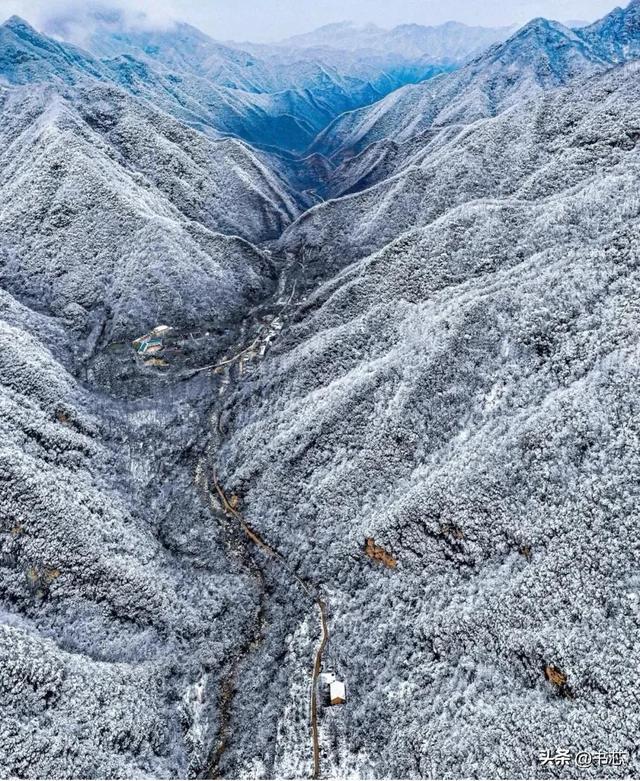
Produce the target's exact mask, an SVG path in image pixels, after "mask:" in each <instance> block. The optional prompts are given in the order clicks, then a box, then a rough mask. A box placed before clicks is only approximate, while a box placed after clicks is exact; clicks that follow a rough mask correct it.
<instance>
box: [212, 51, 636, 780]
mask: <svg viewBox="0 0 640 781" xmlns="http://www.w3.org/2000/svg"><path fill="white" fill-rule="evenodd" d="M639 74H640V70H639V65H638V64H637V63H632V64H630V65H627V66H622V67H618V68H614V69H612V70H609V71H607V72H605V73H604V74H598V75H595V76H593V77H591V78H589V79H587V80H586V81H580V82H579V83H577V84H575V85H573V86H570V87H566V88H563V89H561V90H560V91H555V92H552V93H549V94H548V95H545V96H541V97H538V98H536V99H534V100H533V101H530V102H526V103H524V104H522V105H520V106H516V107H514V108H512V109H511V110H509V111H506V112H505V113H503V114H502V115H501V116H499V117H497V118H495V119H489V120H481V121H479V122H477V123H475V124H474V125H473V127H470V128H469V129H468V130H467V131H466V132H464V133H463V134H462V135H461V136H460V137H459V138H457V139H454V140H452V141H451V143H450V144H449V145H448V146H446V147H444V148H443V149H442V150H439V151H437V152H435V153H434V155H433V156H430V157H428V158H427V159H426V160H425V162H424V163H423V167H422V168H420V169H418V170H416V172H415V177H414V187H413V190H412V192H411V193H409V192H407V190H406V188H405V189H404V190H400V189H399V188H400V185H397V186H398V189H397V190H396V191H395V192H394V190H393V186H394V185H393V183H391V184H389V188H388V190H387V191H386V192H384V191H380V190H379V189H377V188H373V189H372V190H370V191H369V193H370V198H369V201H368V209H366V210H365V209H363V210H362V211H360V212H359V213H356V212H352V213H351V214H350V215H349V218H346V219H345V220H344V221H342V216H343V213H339V210H338V208H337V206H335V207H334V206H332V205H328V206H327V207H325V208H324V209H317V210H314V213H312V214H313V216H312V220H315V219H316V215H317V213H318V212H319V211H321V212H323V214H324V223H323V224H324V226H326V230H325V232H324V234H323V236H322V237H319V236H318V237H316V236H315V235H313V234H312V235H307V243H308V244H313V243H315V240H316V238H318V244H319V245H322V244H323V242H329V243H330V245H331V246H330V249H327V250H325V251H323V252H322V255H321V257H322V262H324V264H325V266H324V268H323V269H322V271H323V273H325V274H330V273H331V272H332V271H333V270H334V269H335V268H336V267H339V266H340V265H341V264H342V260H343V259H344V257H345V256H347V257H348V256H349V249H350V244H352V243H353V244H355V243H358V245H359V246H361V247H362V248H363V249H364V250H365V251H366V248H367V247H370V246H371V244H372V243H374V244H378V246H380V245H384V244H386V242H387V241H388V240H389V238H390V233H391V226H392V225H393V223H394V221H396V220H403V219H404V214H405V213H409V214H410V215H411V217H409V218H408V219H407V220H406V222H405V223H404V228H405V233H404V234H403V235H402V236H400V237H399V238H398V239H397V240H395V241H393V242H392V243H390V244H386V246H384V247H383V248H382V249H380V251H378V252H377V253H375V254H372V255H370V256H369V257H366V258H364V259H362V260H360V261H358V262H356V263H352V264H350V265H349V266H348V267H347V268H345V269H344V270H343V271H342V272H341V273H338V274H336V275H334V276H332V277H331V278H330V279H329V280H328V281H327V282H326V283H325V284H323V285H320V286H319V287H316V288H315V290H314V292H313V294H312V295H310V297H309V298H308V300H307V301H305V302H304V303H303V304H302V305H301V306H300V308H299V309H298V311H297V312H296V314H295V316H294V322H293V323H292V325H291V327H290V328H289V330H288V331H287V334H286V335H285V336H284V337H283V339H282V340H281V341H280V342H279V343H277V344H276V345H275V347H274V350H273V351H272V353H271V354H270V355H269V357H268V358H267V360H266V362H265V363H264V364H263V365H262V366H261V368H260V370H259V371H258V372H257V376H256V377H255V379H253V381H251V382H249V383H247V384H245V385H244V387H243V388H241V389H240V390H239V391H238V393H237V395H236V397H235V400H234V405H233V406H232V407H231V409H230V410H229V412H228V414H227V417H226V420H228V421H229V426H230V429H231V431H230V438H229V440H228V442H227V444H226V445H225V447H224V450H223V451H222V452H221V453H219V456H218V468H219V469H220V474H221V480H223V481H224V483H225V484H226V485H242V486H243V487H244V488H245V490H246V493H245V494H244V502H245V506H246V508H247V514H246V517H247V518H248V522H249V523H250V524H251V526H252V528H254V529H256V530H257V532H258V533H259V534H261V535H262V537H263V538H264V539H269V540H270V541H271V543H272V544H273V545H274V546H276V547H277V548H278V549H279V550H280V551H282V552H283V555H284V556H285V557H286V558H287V559H288V560H292V561H295V562H296V567H297V569H298V571H299V572H300V573H301V574H302V576H303V577H305V578H307V579H308V580H314V581H318V580H319V581H320V582H321V583H322V588H323V593H324V594H326V595H327V600H328V603H329V609H330V615H331V628H332V632H333V634H332V640H331V648H332V665H333V667H334V668H335V669H337V670H340V671H341V672H342V673H343V674H344V675H345V676H346V677H347V679H348V684H349V707H348V713H347V715H345V716H344V717H341V716H339V715H337V714H336V715H332V716H331V719H330V721H329V722H328V723H329V724H331V727H332V729H333V730H334V732H333V734H334V735H335V738H334V741H335V743H334V745H335V749H334V750H331V749H330V750H329V753H328V757H327V759H326V760H325V762H324V764H323V768H324V769H325V772H327V774H328V775H330V776H335V775H338V774H344V775H355V776H358V777H362V776H368V775H379V776H385V777H394V778H415V777H417V778H422V777H444V776H448V775H451V776H455V777H469V776H475V777H479V778H493V777H496V776H499V775H501V774H502V773H506V774H508V775H509V776H516V777H520V776H521V777H539V778H547V777H550V776H547V774H546V772H545V771H544V768H543V767H541V765H540V760H539V755H540V753H541V752H543V751H544V750H545V748H546V747H547V746H548V745H550V744H553V745H556V744H557V745H559V746H573V745H578V746H581V745H604V744H606V743H607V742H609V743H615V744H616V745H619V746H621V747H626V748H625V749H624V750H625V751H627V752H628V764H627V766H626V768H625V770H624V771H622V772H624V773H635V772H637V762H638V760H637V757H636V755H635V754H633V749H632V748H631V747H632V746H633V745H634V741H635V734H636V731H637V729H638V727H639V726H640V724H639V723H638V714H637V712H636V710H635V709H633V708H630V707H629V705H628V703H629V701H630V698H633V696H634V695H633V692H634V691H635V681H636V667H637V665H638V649H637V648H636V647H635V646H634V638H635V636H636V634H637V630H638V624H639V619H638V612H637V610H636V607H635V598H634V600H630V599H629V598H628V591H629V588H631V587H632V588H633V589H635V588H636V585H637V578H636V575H635V563H634V561H635V558H636V557H637V556H638V554H639V552H640V532H639V529H640V524H639V523H638V510H637V493H638V484H637V480H636V472H637V459H638V443H639V442H640V428H639V426H638V420H639V419H638V416H637V415H636V413H635V410H636V409H637V403H638V393H639V391H640V377H639V375H638V368H637V365H638V340H639V338H640V297H639V294H638V291H639V290H640V277H639V273H640V270H639V267H638V262H637V259H638V257H639V247H638V235H639V229H640V210H639V201H638V196H637V188H638V180H639V177H640V157H639V155H638V142H639V141H640V89H639V84H640V81H639V78H638V76H639ZM353 200H354V199H352V198H346V199H343V202H344V204H345V205H348V204H349V203H350V202H353ZM425 204H426V205H427V206H428V207H429V210H430V214H429V216H428V217H426V218H425V219H424V220H423V215H424V209H425ZM305 222H306V218H305V219H303V221H302V224H303V225H304V223H305ZM385 230H386V231H387V232H386V234H385V235H382V236H379V231H382V232H384V231H385ZM378 239H380V240H379V241H378ZM310 255H311V257H313V255H312V253H307V252H306V251H305V245H304V244H303V245H302V246H301V248H299V251H298V252H297V253H296V254H295V257H303V258H305V257H307V258H308V257H309V256H310ZM365 539H374V540H375V541H376V544H378V545H379V546H381V548H382V549H383V550H386V551H388V552H389V555H391V556H393V558H394V559H395V560H396V561H397V565H396V566H394V567H391V568H388V569H385V567H384V566H382V565H381V564H379V563H377V564H376V563H374V564H372V562H371V561H370V559H369V558H368V557H367V555H366V553H365V552H364V547H363V545H364V540H365ZM632 584H633V586H632ZM634 593H635V591H634ZM603 629H604V631H603ZM632 649H633V650H632ZM612 669H615V670H616V675H615V676H614V677H612V676H611V675H610V672H611V670H612ZM545 676H546V679H545ZM390 702H391V703H393V704H394V706H393V707H391V708H389V703H390ZM596 714H598V716H597V718H594V716H595V715H596ZM327 719H329V717H327ZM347 719H348V721H347ZM285 721H286V717H285V716H284V715H283V717H282V723H283V729H284V725H285ZM498 734H499V735H500V736H501V737H500V739H499V740H500V747H501V748H500V751H498V752H497V751H496V750H495V747H496V739H497V738H496V736H497V735H498ZM382 745H384V746H393V750H385V751H382V752H381V751H380V750H379V747H380V746H382ZM249 753H250V748H249V745H248V743H247V741H241V742H240V744H239V745H238V748H237V754H236V755H235V756H237V757H238V759H237V760H236V761H240V757H242V756H246V755H248V754H249ZM285 767H286V765H284V764H283V765H281V766H276V768H275V770H274V772H275V775H280V773H279V772H278V771H279V770H282V769H284V768H285ZM632 768H633V770H632ZM282 774H283V775H284V772H283V773H282Z"/></svg>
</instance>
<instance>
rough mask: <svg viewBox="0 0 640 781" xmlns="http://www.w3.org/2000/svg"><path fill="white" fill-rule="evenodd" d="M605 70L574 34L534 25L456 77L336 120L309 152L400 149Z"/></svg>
mask: <svg viewBox="0 0 640 781" xmlns="http://www.w3.org/2000/svg"><path fill="white" fill-rule="evenodd" d="M605 64H606V62H605V61H604V60H602V59H601V58H600V57H599V56H598V55H596V54H594V53H593V52H592V51H591V49H590V48H589V47H588V46H587V45H586V44H585V43H584V42H583V41H582V39H581V38H579V37H578V35H577V33H576V32H574V31H572V30H570V29H569V28H566V27H564V26H563V25H561V24H559V23H557V22H550V21H548V20H546V19H534V20H533V21H532V22H530V23H529V24H527V25H525V27H523V28H522V29H521V30H518V32H517V33H515V34H514V35H513V36H512V37H511V38H509V39H508V40H507V41H506V42H505V43H503V44H497V45H496V46H493V47H492V48H491V49H490V50H489V51H488V52H486V53H485V54H483V55H480V56H479V57H478V58H476V59H475V60H474V61H473V62H471V63H469V64H468V65H466V66H465V67H463V68H461V69H460V70H459V71H455V72H454V73H452V74H448V75H445V76H440V77H439V78H436V79H434V80H431V81H429V82H426V83H424V84H418V85H411V86H407V87H405V88H404V89H401V90H398V91H396V92H394V93H392V94H391V95H388V96H387V97H386V98H384V99H383V100H382V101H379V102H378V103H376V104H374V105H373V106H370V107H365V108H363V109H359V110H358V111H353V112H350V113H348V114H345V115H344V116H343V117H339V118H338V119H337V120H335V121H334V123H333V124H332V125H331V126H329V127H328V128H326V130H325V131H323V133H322V134H321V135H320V136H319V137H318V138H317V139H316V141H315V143H314V146H313V149H314V151H317V152H321V153H322V154H325V155H329V156H331V155H338V156H347V155H353V154H354V153H357V152H360V151H362V150H363V149H364V148H365V147H367V146H368V145H369V144H371V143H373V142H375V141H380V140H383V139H386V138H392V139H393V140H394V141H395V142H402V141H406V140H407V139H409V138H411V137H412V136H415V135H417V134H419V133H421V132H423V131H425V130H428V129H429V128H431V127H434V126H436V127H440V126H445V125H451V124H460V123H463V124H468V123H470V122H474V121H476V120H478V119H482V118H484V117H488V116H493V115H495V114H497V113H498V112H500V111H502V110H504V109H505V108H508V107H509V106H511V105H514V104H516V103H518V102H519V101H521V100H522V99H523V98H524V99H526V98H529V97H533V96H535V95H536V94H539V93H540V92H542V91H544V90H547V89H551V88H553V87H557V86H560V85H562V84H565V83H566V82H568V81H570V80H571V79H572V78H574V77H576V76H579V75H583V74H586V73H589V72H593V71H595V70H597V69H601V68H603V67H604V66H605Z"/></svg>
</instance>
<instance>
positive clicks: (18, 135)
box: [0, 84, 296, 335]
mask: <svg viewBox="0 0 640 781" xmlns="http://www.w3.org/2000/svg"><path fill="white" fill-rule="evenodd" d="M1 97H2V105H1V109H2V116H3V123H2V130H1V131H0V133H1V135H0V167H1V171H2V173H1V177H0V188H1V192H2V200H3V203H5V204H6V206H5V208H4V209H3V210H2V214H1V216H0V230H1V231H2V236H3V248H4V250H5V254H6V259H5V261H4V262H3V264H2V267H1V269H0V278H1V279H2V281H3V284H4V285H5V286H6V287H7V289H9V290H10V291H11V292H12V293H14V294H17V295H20V296H23V297H25V298H26V299H27V300H30V301H36V300H37V301H38V302H39V306H44V307H46V309H47V310H48V311H50V312H51V313H53V314H57V315H61V314H63V313H64V312H65V311H66V310H67V307H69V306H72V307H73V308H74V309H75V310H77V307H78V305H79V306H80V307H82V310H84V315H82V317H81V319H83V318H84V319H87V318H89V313H90V312H91V311H92V310H99V311H101V312H102V314H101V317H103V318H104V320H105V325H106V327H107V329H108V331H109V332H110V333H113V334H114V335H116V334H118V335H122V334H123V333H128V332H129V329H130V328H131V327H132V326H134V324H135V327H136V328H139V327H140V325H141V324H143V323H144V325H143V326H142V327H145V325H147V326H148V325H153V324H155V323H157V322H158V321H159V320H169V321H170V322H172V321H174V320H178V321H181V322H191V323H195V322H199V321H201V320H202V319H203V318H205V319H207V318H208V319H211V320H212V321H218V322H219V323H220V324H222V323H223V322H227V321H228V319H229V318H232V319H233V317H237V316H239V314H240V312H242V311H244V309H245V308H246V306H247V305H248V304H249V303H250V302H251V301H252V300H253V299H254V298H255V297H256V296H258V295H262V294H263V293H264V291H265V290H267V289H268V288H269V285H271V284H272V282H273V280H272V274H273V272H272V269H271V266H270V263H269V261H268V259H267V258H266V256H265V255H264V254H263V253H262V252H261V251H260V250H258V249H257V248H256V247H255V246H253V245H252V244H250V243H249V240H253V241H258V240H264V239H267V238H270V237H273V236H275V235H277V234H278V233H279V232H280V231H281V230H282V228H283V226H284V225H285V224H286V223H287V222H288V221H289V220H290V219H291V217H292V216H293V215H294V214H295V209H296V207H295V202H294V201H293V199H292V198H291V197H290V196H289V195H288V194H287V193H286V191H285V189H284V186H283V185H282V184H281V183H280V182H279V181H278V180H277V179H276V177H275V176H274V175H273V174H270V173H269V172H268V171H267V170H266V168H265V167H264V166H263V165H262V164H261V163H260V161H259V159H258V158H256V157H255V156H254V155H253V154H252V153H250V152H249V150H247V149H246V148H245V147H242V146H241V145H240V144H238V143H237V142H232V141H224V142H215V141H209V140H207V139H206V138H205V137H204V136H201V135H198V134H196V133H194V132H193V131H190V130H188V129H187V128H185V127H184V126H182V125H178V124H177V123H175V122H174V121H173V120H171V119H170V118H169V117H167V116H165V115H160V114H158V113H157V112H156V113H154V112H153V111H152V110H151V109H150V108H149V107H147V106H139V105H137V104H136V103H134V102H133V101H131V99H129V98H127V97H126V95H124V94H122V93H121V92H119V91H117V90H114V89H112V88H109V87H103V86H99V85H97V84H96V85H94V86H90V87H87V88H86V89H79V90H76V91H75V92H74V96H73V98H71V99H65V98H63V97H61V96H60V95H59V94H58V92H57V91H55V90H53V91H52V90H51V89H50V88H46V87H43V88H41V89H37V90H34V89H28V90H24V89H9V90H4V92H3V94H2V96H1ZM27 193H28V197H27V195H26V194H27ZM239 234H240V235H243V236H244V238H241V237H240V235H239ZM134 335H135V334H134Z"/></svg>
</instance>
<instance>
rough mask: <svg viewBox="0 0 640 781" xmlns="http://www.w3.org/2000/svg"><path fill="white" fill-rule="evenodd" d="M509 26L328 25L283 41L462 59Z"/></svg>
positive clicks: (501, 36) (299, 46) (287, 44)
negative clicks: (384, 26) (389, 26)
mask: <svg viewBox="0 0 640 781" xmlns="http://www.w3.org/2000/svg"><path fill="white" fill-rule="evenodd" d="M509 30H510V28H507V27H470V26H468V25H466V24H461V23H460V22H446V23H445V24H441V25H436V26H433V27H427V26H424V25H419V24H402V25H398V26H397V27H394V28H393V29H391V30H385V29H383V28H381V27H378V26H377V25H374V24H367V25H356V24H354V23H353V22H337V23H334V24H327V25H324V26H323V27H320V28H318V29H317V30H312V31H311V32H309V33H303V34H302V35H295V36H293V37H291V38H287V39H285V40H284V41H281V42H280V44H279V45H280V46H282V47H291V48H297V49H319V48H324V47H326V48H329V49H338V50H343V51H370V52H394V53H396V54H400V55H403V56H405V57H424V58H425V59H427V58H428V59H430V60H432V61H437V60H441V61H444V62H461V61H463V60H465V59H468V58H469V57H471V56H474V55H476V54H479V53H480V52H481V51H483V50H484V49H487V48H489V46H491V45H492V44H494V43H496V42H497V41H501V40H504V38H506V37H507V36H508V34H509Z"/></svg>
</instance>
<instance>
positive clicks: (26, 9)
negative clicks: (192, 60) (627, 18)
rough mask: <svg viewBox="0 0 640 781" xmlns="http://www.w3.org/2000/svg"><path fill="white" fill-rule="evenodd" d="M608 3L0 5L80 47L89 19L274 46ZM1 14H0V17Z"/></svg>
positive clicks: (580, 13) (7, 1) (409, 0)
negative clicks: (331, 33) (347, 27)
mask: <svg viewBox="0 0 640 781" xmlns="http://www.w3.org/2000/svg"><path fill="white" fill-rule="evenodd" d="M613 4H614V0H510V1H509V0H507V1H506V2H503V3H479V2H477V0H394V2H392V3H390V2H389V1H388V0H321V1H320V2H318V0H199V2H194V0H89V2H81V0H0V12H2V13H3V15H4V16H5V17H8V16H10V15H11V14H18V15H19V16H23V17H25V18H26V19H27V20H28V21H30V22H31V23H32V24H34V25H35V26H36V27H38V28H39V29H41V30H43V31H45V32H47V31H49V32H57V34H59V35H61V36H62V35H63V34H64V37H69V38H70V39H71V38H72V39H73V40H74V42H75V43H78V44H80V45H82V42H83V40H86V39H87V38H88V35H89V34H90V31H91V29H92V25H93V24H95V12H96V11H97V12H99V13H101V14H102V15H103V16H104V15H106V14H109V13H110V14H111V19H112V22H111V23H113V24H114V25H115V24H117V25H121V26H123V27H126V28H132V27H133V28H138V29H139V28H161V29H166V28H168V27H170V26H171V25H173V24H174V23H175V22H176V21H186V22H190V23H191V24H193V25H195V26H196V27H199V28H200V29H202V30H204V31H205V32H207V33H209V35H212V36H213V37H214V38H218V39H220V40H228V39H233V40H238V41H242V40H256V41H265V40H277V39H279V38H282V37H285V36H287V35H292V34H294V33H299V32H306V31H308V30H310V29H312V28H314V27H318V26H320V25H322V24H327V23H329V22H335V21H340V20H344V19H353V20H354V21H355V22H358V23H364V22H374V23H377V24H379V25H382V26H385V27H389V26H393V25H395V24H401V23H405V22H416V23H418V24H440V23H442V22H445V21H448V20H451V19H456V20H458V21H462V22H467V23H468V24H480V25H491V26H494V25H511V24H513V23H523V22H526V21H527V20H528V19H530V18H532V17H534V16H547V17H551V18H554V19H559V20H564V19H572V18H580V19H582V18H584V19H587V20H590V19H595V18H596V17H597V16H601V15H603V14H604V13H606V12H607V11H609V10H610V9H611V7H612V6H613ZM2 13H0V15H2Z"/></svg>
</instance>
